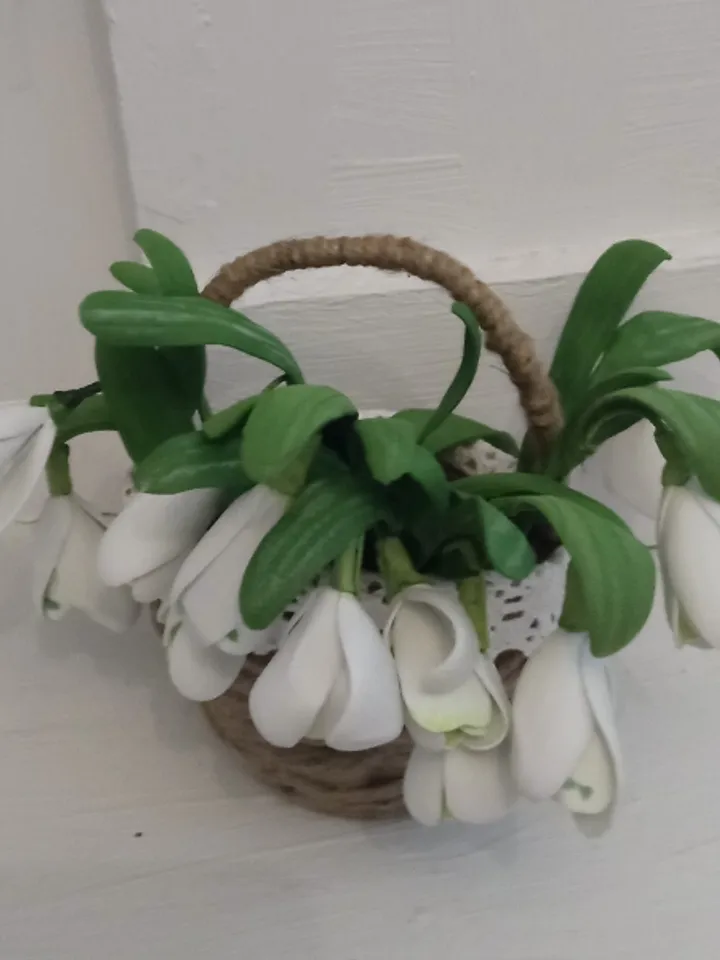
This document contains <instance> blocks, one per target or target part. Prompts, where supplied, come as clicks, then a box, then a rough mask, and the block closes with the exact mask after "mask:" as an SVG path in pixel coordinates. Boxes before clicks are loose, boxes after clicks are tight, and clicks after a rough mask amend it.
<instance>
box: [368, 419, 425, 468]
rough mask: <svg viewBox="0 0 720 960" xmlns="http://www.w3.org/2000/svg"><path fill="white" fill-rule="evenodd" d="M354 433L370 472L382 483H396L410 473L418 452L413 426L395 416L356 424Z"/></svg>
mask: <svg viewBox="0 0 720 960" xmlns="http://www.w3.org/2000/svg"><path fill="white" fill-rule="evenodd" d="M355 432H356V433H357V434H358V436H359V437H360V440H361V441H362V445H363V448H364V450H365V459H366V460H367V465H368V467H369V469H370V473H371V474H372V475H373V477H375V479H376V480H378V481H379V482H380V483H384V484H388V483H393V482H394V481H395V480H398V479H399V478H400V477H402V476H403V475H404V474H406V473H408V472H409V471H410V469H411V467H412V465H413V461H414V460H415V453H416V451H417V450H418V449H419V448H418V445H417V435H416V431H415V428H414V427H413V426H412V424H410V423H407V422H406V421H404V420H397V419H395V418H393V417H369V418H368V419H367V420H358V421H356V423H355ZM425 452H427V451H425Z"/></svg>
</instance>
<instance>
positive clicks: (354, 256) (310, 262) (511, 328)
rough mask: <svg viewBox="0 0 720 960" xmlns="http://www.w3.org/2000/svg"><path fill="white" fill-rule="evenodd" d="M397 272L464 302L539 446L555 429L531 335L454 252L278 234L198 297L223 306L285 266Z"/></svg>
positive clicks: (555, 407)
mask: <svg viewBox="0 0 720 960" xmlns="http://www.w3.org/2000/svg"><path fill="white" fill-rule="evenodd" d="M343 264H346V265H349V266H364V267H377V268H378V269H380V270H388V271H404V272H406V273H409V274H412V275H413V276H415V277H419V278H420V279H421V280H429V281H432V282H433V283H436V284H438V285H439V286H441V287H444V289H445V290H447V291H448V293H449V294H450V295H451V296H452V297H453V298H454V299H456V300H460V301H461V302H462V303H465V304H467V306H468V307H470V309H471V310H472V311H473V313H474V314H475V316H476V317H477V318H478V322H479V324H480V326H481V327H482V329H483V331H484V332H485V340H486V344H487V346H488V349H490V350H492V351H493V352H494V353H497V354H498V356H500V357H501V359H502V361H503V363H504V364H505V367H506V368H507V371H508V373H509V374H510V378H511V380H512V381H513V383H514V384H515V386H516V387H517V389H518V392H519V394H520V401H521V403H522V406H523V409H524V411H525V414H526V416H527V419H528V423H529V425H530V426H531V427H532V431H533V435H534V436H535V438H536V440H537V442H538V444H539V445H540V446H543V447H546V446H547V445H548V444H549V443H550V442H551V441H552V439H553V437H554V436H555V435H556V434H557V433H558V431H559V430H560V429H561V428H562V423H563V417H562V409H561V406H560V402H559V399H558V395H557V392H556V390H555V387H554V385H553V383H552V381H551V380H550V378H549V376H548V374H547V372H546V371H545V369H544V367H543V366H542V364H541V363H540V361H539V360H538V358H537V355H536V353H535V347H534V345H533V341H532V339H531V338H530V337H529V336H528V335H527V334H526V333H525V332H524V331H523V330H521V329H520V327H518V325H517V324H516V323H515V321H514V320H513V318H512V316H511V314H510V312H509V310H508V309H507V307H506V306H505V304H504V303H503V302H502V300H501V299H500V298H499V297H498V296H497V294H496V293H494V292H493V291H492V290H491V289H490V287H488V286H487V284H485V283H483V282H482V281H481V280H478V278H477V277H476V276H475V274H474V273H473V272H472V271H471V270H470V269H469V268H468V267H466V266H465V265H464V264H462V263H460V262H459V261H458V260H456V259H455V258H454V257H451V256H450V255H449V254H447V253H442V252H441V251H439V250H434V249H433V248H432V247H427V246H425V245H424V244H422V243H419V242H418V241H417V240H412V239H411V238H410V237H393V236H381V235H378V236H375V235H370V236H365V237H309V238H306V239H297V240H280V241H278V242H277V243H271V244H269V245H268V246H266V247H260V248H259V249H258V250H253V251H252V252H251V253H246V254H245V255H244V256H242V257H238V259H237V260H233V261H232V263H228V264H225V266H224V267H221V269H220V270H219V272H218V273H217V275H216V276H215V277H214V278H213V279H212V280H211V281H210V283H209V284H208V285H207V286H206V287H205V289H204V290H203V296H205V297H207V298H208V299H210V300H214V301H216V302H217V303H222V304H224V305H226V306H229V304H231V303H232V302H233V301H234V300H237V299H238V297H240V296H241V295H242V294H243V293H244V292H245V291H246V290H248V289H249V288H250V287H252V286H254V285H255V284H256V283H260V282H261V281H263V280H269V279H270V278H271V277H277V276H279V275H280V274H282V273H286V272H287V271H289V270H307V269H312V268H317V267H333V266H342V265H343Z"/></svg>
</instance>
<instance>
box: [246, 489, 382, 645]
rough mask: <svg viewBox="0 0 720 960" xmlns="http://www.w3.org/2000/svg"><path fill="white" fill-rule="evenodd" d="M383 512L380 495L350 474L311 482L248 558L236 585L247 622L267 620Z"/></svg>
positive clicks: (265, 623)
mask: <svg viewBox="0 0 720 960" xmlns="http://www.w3.org/2000/svg"><path fill="white" fill-rule="evenodd" d="M384 512H385V508H384V502H383V501H382V499H378V496H377V494H375V493H374V492H373V491H369V490H368V489H366V488H364V487H363V486H361V485H360V484H359V483H357V482H356V481H354V480H353V479H352V477H350V476H343V477H340V476H327V477H324V478H322V479H320V480H317V481H315V482H314V483H311V484H310V485H309V486H308V487H306V488H305V490H303V492H302V493H301V494H300V496H299V497H298V498H297V500H295V501H294V503H293V504H292V505H291V507H290V509H289V510H288V512H287V513H286V514H285V516H284V517H282V518H281V520H280V521H279V522H278V523H277V524H276V525H275V526H274V527H273V528H272V530H271V531H270V532H269V533H268V534H267V536H266V537H265V539H264V540H263V541H262V542H261V544H260V546H259V547H258V548H257V550H256V551H255V553H254V554H253V557H252V559H251V560H250V563H249V565H248V567H247V569H246V571H245V576H244V577H243V581H242V587H241V589H240V610H241V613H242V616H243V619H244V620H245V623H246V624H247V625H248V626H249V627H250V628H252V629H254V630H262V629H264V628H265V627H267V626H269V625H270V624H271V623H272V622H273V621H274V620H275V619H276V618H277V617H279V616H280V614H281V613H282V612H283V610H284V609H285V608H286V607H287V605H288V604H289V603H292V601H293V600H295V599H296V597H297V596H299V594H300V593H302V591H303V590H305V589H306V588H307V587H308V586H309V585H310V584H311V583H312V581H313V580H314V579H315V578H316V577H317V576H318V575H319V574H320V573H322V571H323V570H324V569H325V568H326V567H327V566H328V565H329V564H331V563H332V562H333V561H334V560H336V559H337V558H338V557H339V556H340V554H341V553H342V552H343V551H344V550H345V548H346V547H347V546H348V545H349V544H350V543H352V542H353V541H354V540H357V539H358V538H359V537H361V536H362V535H363V534H364V533H365V531H366V530H367V529H368V528H369V527H371V526H373V525H374V524H375V523H377V522H378V521H380V520H381V519H382V518H383V517H384Z"/></svg>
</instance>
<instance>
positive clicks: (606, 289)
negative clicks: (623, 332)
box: [550, 240, 670, 416]
mask: <svg viewBox="0 0 720 960" xmlns="http://www.w3.org/2000/svg"><path fill="white" fill-rule="evenodd" d="M669 259H670V254H669V253H668V252H667V251H666V250H663V249H662V247H658V246H656V245H655V244H654V243H648V242H646V241H645V240H623V241H621V242H620V243H616V244H614V245H613V246H612V247H610V248H609V249H608V250H606V251H605V253H603V254H602V256H601V257H600V259H599V260H598V261H597V263H595V265H594V266H593V268H592V269H591V270H590V272H589V273H588V275H587V277H586V278H585V280H584V281H583V283H582V285H581V287H580V290H579V291H578V294H577V296H576V297H575V302H574V303H573V305H572V309H571V310H570V315H569V317H568V319H567V322H566V323H565V327H564V329H563V332H562V334H561V336H560V341H559V343H558V346H557V350H556V351H555V358H554V360H553V363H552V367H551V369H550V376H551V377H552V379H553V381H554V383H555V386H556V387H557V389H558V391H559V393H560V397H561V399H562V403H563V407H564V409H565V413H566V415H568V416H569V415H571V414H572V413H573V412H574V410H575V408H576V406H577V405H578V403H579V402H581V401H582V397H583V394H584V392H585V390H586V389H587V385H588V383H589V382H590V377H591V374H592V372H593V369H594V368H595V365H596V364H597V363H598V361H599V360H600V358H601V357H602V355H603V353H604V352H605V350H606V349H607V348H608V346H609V344H610V342H611V340H612V338H613V335H614V333H615V331H616V329H617V328H618V326H619V325H620V323H621V321H622V319H623V317H624V316H625V314H626V312H627V311H628V309H629V308H630V305H631V304H632V302H633V300H634V299H635V297H636V296H637V294H638V293H639V291H640V289H641V287H642V286H643V284H644V283H645V281H646V280H647V278H648V277H649V276H650V274H651V273H652V272H653V270H655V268H656V267H658V266H659V265H660V264H661V263H662V262H663V261H664V260H669Z"/></svg>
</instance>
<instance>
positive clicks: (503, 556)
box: [475, 497, 536, 580]
mask: <svg viewBox="0 0 720 960" xmlns="http://www.w3.org/2000/svg"><path fill="white" fill-rule="evenodd" d="M475 503H476V504H477V507H478V510H479V511H480V517H481V519H482V527H483V540H484V544H485V550H486V551H487V555H488V559H489V560H490V562H491V563H492V566H493V569H494V570H497V572H498V573H501V574H502V575H503V576H504V577H508V578H509V579H510V580H524V579H525V577H527V576H528V575H529V574H530V573H531V572H532V571H533V570H534V569H535V566H536V560H535V554H534V552H533V549H532V547H531V546H530V544H529V543H528V541H527V538H526V537H525V534H524V533H523V532H522V530H519V529H518V528H517V527H516V526H515V524H514V523H513V522H512V520H510V519H509V518H508V517H506V516H505V514H504V513H503V512H502V511H501V510H498V508H497V507H496V506H494V505H493V504H492V503H490V502H489V501H488V500H483V499H482V497H477V498H476V499H475Z"/></svg>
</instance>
